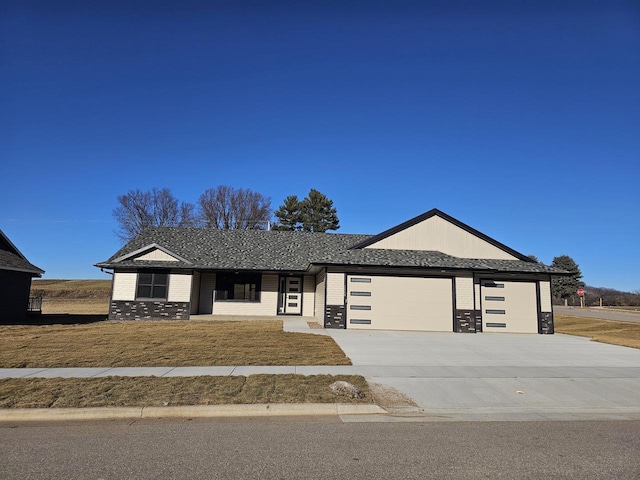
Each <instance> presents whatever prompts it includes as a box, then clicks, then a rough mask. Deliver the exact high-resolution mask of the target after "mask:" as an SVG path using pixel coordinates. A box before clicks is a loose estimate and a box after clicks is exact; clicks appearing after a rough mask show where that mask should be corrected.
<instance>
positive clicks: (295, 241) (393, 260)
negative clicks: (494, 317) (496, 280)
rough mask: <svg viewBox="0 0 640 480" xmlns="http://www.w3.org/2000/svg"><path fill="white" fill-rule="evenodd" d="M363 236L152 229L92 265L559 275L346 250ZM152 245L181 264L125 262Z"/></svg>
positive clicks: (424, 254)
mask: <svg viewBox="0 0 640 480" xmlns="http://www.w3.org/2000/svg"><path fill="white" fill-rule="evenodd" d="M368 238H371V235H353V234H336V233H311V232H278V231H261V230H211V229H198V228H169V227H157V228H150V229H147V230H145V231H144V232H142V233H141V234H140V235H138V236H137V237H136V238H134V239H133V240H132V241H131V242H129V243H128V244H127V245H125V246H124V247H123V248H122V249H120V250H119V251H118V252H117V253H116V254H115V255H113V256H112V257H111V258H110V259H109V260H107V261H105V262H101V263H98V264H96V266H98V267H106V268H114V267H163V268H166V267H168V266H170V267H171V268H188V269H194V268H196V269H218V270H263V271H264V270H266V271H269V270H270V271H301V272H302V271H306V270H307V269H308V268H309V266H310V265H311V264H316V265H354V266H355V265H360V266H370V267H404V268H426V269H429V268H438V269H463V270H484V271H497V272H511V273H547V274H548V273H557V274H562V273H563V272H562V271H561V270H557V269H554V268H552V267H548V266H546V265H543V264H540V263H535V262H529V261H525V260H484V259H467V258H458V257H452V256H450V255H446V254H444V253H442V252H436V251H415V250H387V249H373V248H362V249H357V248H356V249H349V248H350V247H353V245H356V244H358V243H361V242H363V241H365V240H367V239H368ZM152 244H157V245H159V246H161V247H163V248H165V249H167V250H168V251H170V252H172V253H174V254H175V255H178V256H180V257H181V258H182V259H183V260H184V261H179V262H158V261H141V260H133V259H132V258H131V257H129V258H127V255H131V254H133V253H134V252H138V251H140V250H141V249H143V248H145V247H148V246H149V245H152ZM122 257H125V258H124V259H123V258H122Z"/></svg>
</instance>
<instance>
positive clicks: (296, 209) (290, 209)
mask: <svg viewBox="0 0 640 480" xmlns="http://www.w3.org/2000/svg"><path fill="white" fill-rule="evenodd" d="M300 203H301V202H300V200H298V197H297V195H289V196H288V197H287V198H285V199H284V203H283V204H282V205H280V207H279V208H278V210H276V212H275V213H274V215H275V216H276V218H277V219H278V224H277V225H275V226H274V227H273V229H274V230H288V231H294V230H302V218H301V216H300V215H301V213H300Z"/></svg>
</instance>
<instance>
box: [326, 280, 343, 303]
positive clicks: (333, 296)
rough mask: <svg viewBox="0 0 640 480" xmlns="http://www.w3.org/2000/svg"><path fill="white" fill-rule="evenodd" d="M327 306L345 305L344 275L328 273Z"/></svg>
mask: <svg viewBox="0 0 640 480" xmlns="http://www.w3.org/2000/svg"><path fill="white" fill-rule="evenodd" d="M327 305H344V273H327Z"/></svg>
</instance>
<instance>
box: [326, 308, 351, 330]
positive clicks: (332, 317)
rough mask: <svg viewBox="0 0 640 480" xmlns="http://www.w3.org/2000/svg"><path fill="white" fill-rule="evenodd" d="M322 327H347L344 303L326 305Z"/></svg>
mask: <svg viewBox="0 0 640 480" xmlns="http://www.w3.org/2000/svg"><path fill="white" fill-rule="evenodd" d="M324 328H347V316H346V312H345V309H344V305H327V306H326V308H325V311H324Z"/></svg>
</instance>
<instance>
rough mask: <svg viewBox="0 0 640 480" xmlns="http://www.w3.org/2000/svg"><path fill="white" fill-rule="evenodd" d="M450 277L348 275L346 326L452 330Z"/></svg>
mask: <svg viewBox="0 0 640 480" xmlns="http://www.w3.org/2000/svg"><path fill="white" fill-rule="evenodd" d="M451 282H452V280H451V279H450V278H416V277H381V276H361V275H349V276H347V328H366V329H384V330H426V331H438V332H451V331H453V300H452V283H451Z"/></svg>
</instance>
